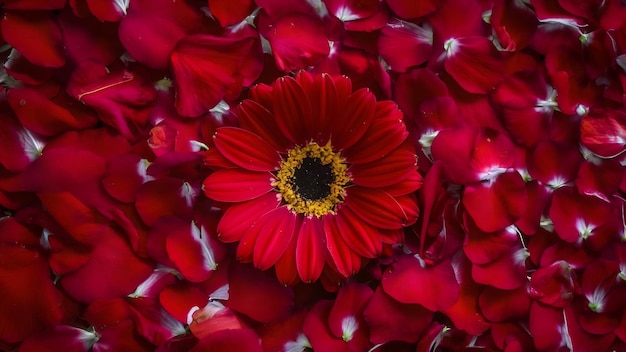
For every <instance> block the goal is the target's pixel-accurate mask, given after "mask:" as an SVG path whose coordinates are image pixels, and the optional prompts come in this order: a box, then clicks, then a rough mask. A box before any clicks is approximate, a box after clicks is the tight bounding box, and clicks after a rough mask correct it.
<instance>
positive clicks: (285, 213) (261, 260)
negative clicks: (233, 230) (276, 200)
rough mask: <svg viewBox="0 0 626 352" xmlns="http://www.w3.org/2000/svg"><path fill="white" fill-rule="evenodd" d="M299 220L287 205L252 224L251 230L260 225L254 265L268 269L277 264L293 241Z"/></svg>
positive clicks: (255, 245)
mask: <svg viewBox="0 0 626 352" xmlns="http://www.w3.org/2000/svg"><path fill="white" fill-rule="evenodd" d="M297 220H298V218H297V217H296V215H295V214H294V213H292V212H291V211H289V210H288V209H287V207H278V208H276V209H273V210H271V211H270V212H268V213H267V214H265V216H263V217H262V218H260V219H259V221H257V222H256V223H254V224H253V225H252V226H251V228H250V231H254V230H252V229H253V228H255V227H259V230H258V232H259V234H258V236H257V238H256V240H255V244H254V255H253V257H252V260H253V263H254V266H256V267H257V268H259V269H261V270H267V269H268V268H269V267H271V266H272V265H274V264H276V262H277V261H278V259H279V258H280V257H281V256H282V255H283V253H284V252H285V250H286V249H287V246H288V245H289V242H291V238H292V237H293V236H294V232H296V231H297V228H296V224H297V222H298V221H297Z"/></svg>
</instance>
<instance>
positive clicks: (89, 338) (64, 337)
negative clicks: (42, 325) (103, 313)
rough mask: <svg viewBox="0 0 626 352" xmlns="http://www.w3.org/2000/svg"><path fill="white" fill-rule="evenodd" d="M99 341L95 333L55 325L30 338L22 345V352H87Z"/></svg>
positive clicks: (20, 349)
mask: <svg viewBox="0 0 626 352" xmlns="http://www.w3.org/2000/svg"><path fill="white" fill-rule="evenodd" d="M97 339H98V337H97V335H96V334H95V333H94V332H91V331H87V330H83V329H79V328H76V327H73V326H69V325H55V326H53V327H52V328H50V329H47V330H45V331H42V332H40V333H37V334H33V335H31V336H29V337H28V338H27V339H26V340H24V343H22V344H21V345H20V348H19V351H20V352H39V351H48V352H85V351H86V350H88V349H89V348H90V346H91V345H92V344H93V343H95V342H96V340H97Z"/></svg>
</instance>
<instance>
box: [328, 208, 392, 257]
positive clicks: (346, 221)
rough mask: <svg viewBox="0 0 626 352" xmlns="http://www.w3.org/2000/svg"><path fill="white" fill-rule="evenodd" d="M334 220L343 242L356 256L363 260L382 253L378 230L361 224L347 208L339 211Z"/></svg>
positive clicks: (359, 219)
mask: <svg viewBox="0 0 626 352" xmlns="http://www.w3.org/2000/svg"><path fill="white" fill-rule="evenodd" d="M335 220H336V221H337V228H338V229H339V231H340V233H341V234H342V236H343V239H344V241H345V242H346V244H347V245H348V246H349V247H350V248H351V249H352V250H353V251H354V252H355V253H356V254H358V255H360V256H362V257H364V258H375V257H377V256H379V255H380V254H381V253H382V250H383V247H382V241H381V235H380V232H379V231H378V229H376V228H374V227H371V226H370V225H368V224H367V223H365V222H362V220H361V218H359V217H358V216H357V215H356V214H354V212H352V211H351V210H350V209H349V208H344V209H341V211H340V212H339V213H338V214H337V215H336V216H335Z"/></svg>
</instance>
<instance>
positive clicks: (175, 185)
mask: <svg viewBox="0 0 626 352" xmlns="http://www.w3.org/2000/svg"><path fill="white" fill-rule="evenodd" d="M197 196H198V194H197V191H196V190H195V189H194V188H193V187H192V186H191V185H190V184H189V183H187V182H184V181H183V180H180V179H176V178H171V177H167V178H160V179H157V180H154V181H150V182H147V183H145V184H144V185H143V186H142V187H141V188H140V189H139V192H138V193H137V200H136V202H135V208H136V209H137V212H138V213H139V216H141V220H143V222H144V223H145V224H146V225H153V224H154V223H155V222H156V221H157V220H159V219H160V218H161V217H163V216H167V215H176V216H179V217H181V218H183V219H190V218H191V209H192V207H193V203H194V202H195V199H196V197H197Z"/></svg>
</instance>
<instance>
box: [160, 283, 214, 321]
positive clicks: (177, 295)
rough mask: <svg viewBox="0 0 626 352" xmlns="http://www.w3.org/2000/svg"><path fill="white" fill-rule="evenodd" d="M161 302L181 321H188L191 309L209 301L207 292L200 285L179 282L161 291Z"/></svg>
mask: <svg viewBox="0 0 626 352" xmlns="http://www.w3.org/2000/svg"><path fill="white" fill-rule="evenodd" d="M159 303H161V305H162V306H163V308H164V309H165V310H166V311H167V312H168V313H169V314H170V315H171V316H173V317H174V318H176V319H177V320H178V321H180V322H181V323H187V319H188V314H189V310H190V309H191V308H193V307H194V306H196V307H201V306H204V305H205V304H206V303H207V297H206V293H205V292H204V291H203V290H201V289H200V288H199V287H196V286H190V285H188V284H183V283H182V282H181V283H178V284H174V285H169V286H167V287H165V288H163V290H161V292H160V293H159Z"/></svg>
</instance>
